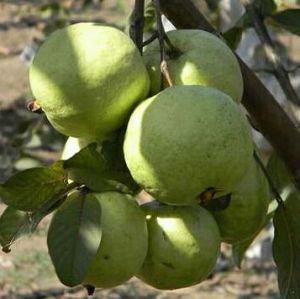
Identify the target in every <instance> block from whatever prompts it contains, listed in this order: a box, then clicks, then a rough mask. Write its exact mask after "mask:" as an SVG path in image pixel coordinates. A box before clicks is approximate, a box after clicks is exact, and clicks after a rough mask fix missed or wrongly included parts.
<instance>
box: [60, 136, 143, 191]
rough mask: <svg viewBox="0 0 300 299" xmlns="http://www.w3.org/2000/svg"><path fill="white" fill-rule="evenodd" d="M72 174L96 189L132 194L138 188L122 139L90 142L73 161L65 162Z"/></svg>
mask: <svg viewBox="0 0 300 299" xmlns="http://www.w3.org/2000/svg"><path fill="white" fill-rule="evenodd" d="M64 167H65V169H66V170H67V171H68V173H69V177H70V178H71V179H72V180H74V181H76V182H78V183H81V184H84V185H86V186H87V187H88V188H90V189H91V190H94V191H98V192H103V191H115V190H117V191H120V192H124V193H132V192H134V191H136V190H137V189H138V186H137V184H136V183H135V182H134V180H133V179H132V177H131V175H130V173H129V171H128V169H127V167H126V164H125V161H124V157H123V152H122V146H121V144H119V143H118V142H116V141H114V142H111V141H106V142H104V143H103V144H102V145H101V147H99V146H98V145H97V144H96V143H92V144H89V145H88V146H87V147H85V148H83V149H82V150H81V151H80V152H79V153H77V154H75V155H74V156H73V157H72V158H70V159H69V160H66V161H64Z"/></svg>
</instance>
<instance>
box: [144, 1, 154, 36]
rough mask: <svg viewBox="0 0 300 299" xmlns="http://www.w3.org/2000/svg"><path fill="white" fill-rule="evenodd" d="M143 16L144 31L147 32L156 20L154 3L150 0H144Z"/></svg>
mask: <svg viewBox="0 0 300 299" xmlns="http://www.w3.org/2000/svg"><path fill="white" fill-rule="evenodd" d="M144 17H145V23H144V32H147V31H150V30H151V29H153V27H154V24H155V21H156V17H155V8H154V3H153V2H152V1H151V0H146V2H145V12H144Z"/></svg>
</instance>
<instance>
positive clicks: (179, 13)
mask: <svg viewBox="0 0 300 299" xmlns="http://www.w3.org/2000/svg"><path fill="white" fill-rule="evenodd" d="M161 9H162V12H163V13H164V14H165V15H166V16H167V18H168V19H169V20H170V21H171V22H172V23H173V24H174V26H176V27H177V28H181V29H202V30H206V31H209V32H211V33H214V34H216V35H218V36H220V34H219V33H218V32H217V31H216V30H215V29H214V28H213V26H212V25H211V24H210V23H209V22H208V21H207V20H206V19H205V17H204V16H203V15H202V13H201V12H200V11H199V10H198V9H197V7H196V6H195V5H194V4H193V2H192V1H191V0H161ZM238 59H239V62H240V66H241V70H242V74H243V77H244V87H245V90H244V95H243V99H242V104H243V105H244V107H245V108H246V109H247V111H248V113H249V114H250V117H251V119H252V120H253V122H254V123H255V125H256V126H257V127H258V129H259V130H260V131H261V132H262V134H263V135H264V136H265V137H266V138H267V139H268V141H269V142H270V143H271V144H272V146H273V147H274V149H275V150H276V151H277V153H278V154H279V156H280V157H281V159H282V160H283V161H284V163H285V164H286V166H287V167H288V169H289V170H290V172H291V174H292V175H293V178H294V180H295V182H296V183H297V185H298V186H300V133H299V132H298V130H297V128H296V127H295V125H294V124H293V122H292V121H291V120H290V118H289V117H288V116H287V114H286V113H285V112H284V111H283V109H282V108H281V106H280V105H279V104H278V103H277V102H276V100H275V99H274V97H273V96H272V94H271V93H270V92H269V91H268V89H267V88H266V87H265V86H264V85H263V83H262V82H261V81H260V80H259V79H258V77H257V76H256V75H255V74H254V72H253V71H251V70H250V69H249V68H248V66H247V65H246V64H245V63H244V62H243V61H242V60H241V59H240V58H239V57H238Z"/></svg>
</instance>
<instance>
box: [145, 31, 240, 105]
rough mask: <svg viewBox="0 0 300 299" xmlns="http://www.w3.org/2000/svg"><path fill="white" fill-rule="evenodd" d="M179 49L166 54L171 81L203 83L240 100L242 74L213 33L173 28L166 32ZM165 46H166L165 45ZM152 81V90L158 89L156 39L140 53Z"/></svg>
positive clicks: (156, 91)
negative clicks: (176, 51)
mask: <svg viewBox="0 0 300 299" xmlns="http://www.w3.org/2000/svg"><path fill="white" fill-rule="evenodd" d="M167 36H168V37H169V39H170V41H171V43H172V44H173V46H174V47H175V48H177V49H178V50H179V51H180V53H178V54H176V53H175V54H173V55H168V53H170V51H168V50H167V53H166V56H167V64H168V71H169V73H170V76H171V78H172V81H173V84H174V85H198V84H199V85H204V86H210V87H214V88H217V89H219V90H221V91H223V92H224V93H226V94H228V95H229V96H230V97H231V98H232V99H233V100H234V101H236V102H240V101H241V99H242V95H243V77H242V74H241V70H240V67H239V63H238V61H237V59H236V57H235V56H234V54H233V52H232V51H231V50H230V48H229V47H228V46H227V45H226V44H225V43H224V42H223V41H222V40H221V39H219V38H217V37H216V36H215V35H213V34H211V33H209V32H206V31H203V30H175V31H170V32H168V33H167ZM167 49H168V48H167ZM143 58H144V61H145V64H146V67H147V70H148V73H149V75H150V81H151V94H152V95H154V94H156V93H158V92H159V91H160V80H161V73H160V48H159V43H158V41H154V42H153V43H151V44H150V45H149V46H148V47H146V49H145V51H144V55H143Z"/></svg>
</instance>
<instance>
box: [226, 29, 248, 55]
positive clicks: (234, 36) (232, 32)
mask: <svg viewBox="0 0 300 299" xmlns="http://www.w3.org/2000/svg"><path fill="white" fill-rule="evenodd" d="M243 31H244V28H243V27H237V26H236V27H233V28H231V29H229V30H227V31H226V32H225V33H224V34H223V37H224V38H225V40H226V42H227V45H228V46H229V47H230V48H231V49H232V50H235V49H236V48H237V47H238V45H239V43H240V41H241V38H242V35H243Z"/></svg>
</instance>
